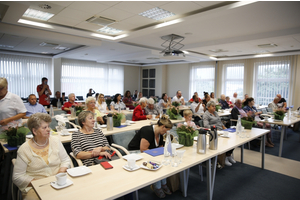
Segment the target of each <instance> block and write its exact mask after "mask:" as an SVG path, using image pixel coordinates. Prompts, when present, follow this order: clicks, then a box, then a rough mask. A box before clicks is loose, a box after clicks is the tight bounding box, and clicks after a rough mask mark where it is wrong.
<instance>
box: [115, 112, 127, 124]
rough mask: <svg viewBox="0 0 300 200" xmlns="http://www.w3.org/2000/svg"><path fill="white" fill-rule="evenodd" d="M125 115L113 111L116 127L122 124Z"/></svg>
mask: <svg viewBox="0 0 300 200" xmlns="http://www.w3.org/2000/svg"><path fill="white" fill-rule="evenodd" d="M124 117H125V116H124V115H123V114H122V113H117V112H115V113H113V125H114V127H118V126H121V121H122V119H123V118H124Z"/></svg>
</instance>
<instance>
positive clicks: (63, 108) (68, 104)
mask: <svg viewBox="0 0 300 200" xmlns="http://www.w3.org/2000/svg"><path fill="white" fill-rule="evenodd" d="M77 104H78V103H77V102H74V103H71V102H70V101H68V102H66V103H64V105H63V106H62V107H61V109H62V110H65V108H70V107H72V106H73V105H74V106H77ZM67 113H68V114H71V111H70V110H68V111H67Z"/></svg>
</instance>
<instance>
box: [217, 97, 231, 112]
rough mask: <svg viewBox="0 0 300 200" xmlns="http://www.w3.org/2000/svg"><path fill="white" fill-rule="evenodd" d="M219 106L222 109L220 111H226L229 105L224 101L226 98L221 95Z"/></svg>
mask: <svg viewBox="0 0 300 200" xmlns="http://www.w3.org/2000/svg"><path fill="white" fill-rule="evenodd" d="M219 103H220V105H221V107H222V109H228V108H229V104H228V103H227V101H226V97H225V95H224V94H222V95H221V99H220V102H219Z"/></svg>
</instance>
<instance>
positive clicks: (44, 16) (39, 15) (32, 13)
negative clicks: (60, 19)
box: [23, 8, 54, 21]
mask: <svg viewBox="0 0 300 200" xmlns="http://www.w3.org/2000/svg"><path fill="white" fill-rule="evenodd" d="M53 16H54V14H52V13H48V12H43V11H40V10H34V9H31V8H28V9H27V10H26V12H25V13H24V14H23V17H30V18H34V19H39V20H43V21H47V20H48V19H50V18H51V17H53Z"/></svg>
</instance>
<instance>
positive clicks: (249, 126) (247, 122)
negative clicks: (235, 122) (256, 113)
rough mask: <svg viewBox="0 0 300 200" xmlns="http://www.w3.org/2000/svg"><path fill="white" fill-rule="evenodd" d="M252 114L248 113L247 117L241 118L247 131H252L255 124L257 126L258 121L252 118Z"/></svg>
mask: <svg viewBox="0 0 300 200" xmlns="http://www.w3.org/2000/svg"><path fill="white" fill-rule="evenodd" d="M251 114H252V113H250V112H249V113H247V115H248V116H247V117H242V118H241V124H242V126H243V127H244V128H245V129H249V130H251V129H252V126H253V124H254V125H256V121H255V120H254V118H253V117H252V116H251Z"/></svg>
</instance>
